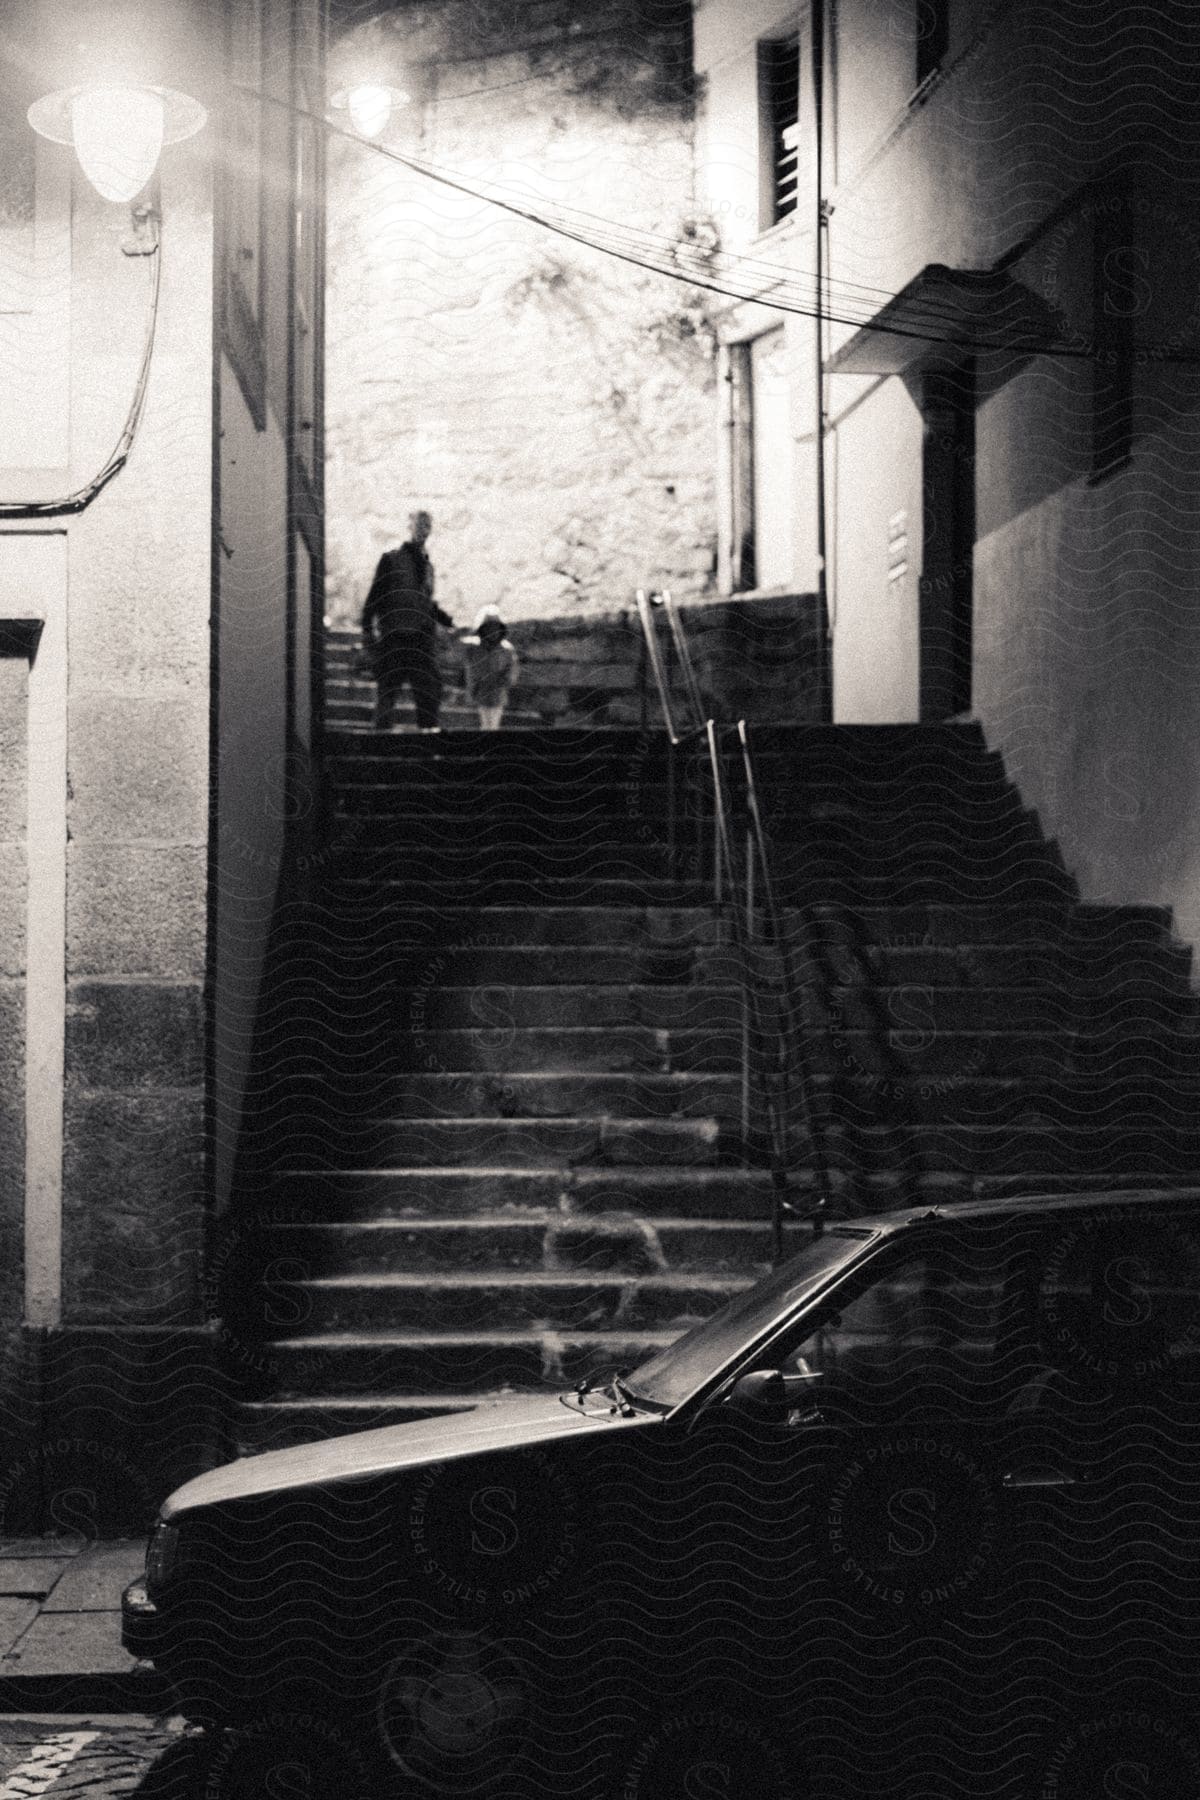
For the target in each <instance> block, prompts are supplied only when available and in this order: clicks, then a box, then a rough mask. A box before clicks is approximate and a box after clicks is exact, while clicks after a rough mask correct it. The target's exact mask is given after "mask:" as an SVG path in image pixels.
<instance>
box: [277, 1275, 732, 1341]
mask: <svg viewBox="0 0 1200 1800" xmlns="http://www.w3.org/2000/svg"><path fill="white" fill-rule="evenodd" d="M752 1280H753V1276H751V1275H749V1274H747V1275H740V1276H739V1275H717V1274H709V1273H707V1272H705V1273H703V1274H701V1273H690V1274H677V1273H672V1274H658V1275H627V1276H624V1277H622V1276H617V1275H613V1274H600V1273H597V1272H594V1271H593V1272H590V1273H587V1274H569V1273H550V1272H547V1271H545V1270H540V1269H538V1270H508V1271H506V1272H505V1273H504V1274H503V1275H501V1276H500V1278H499V1279H497V1277H496V1275H495V1274H494V1273H493V1274H487V1273H478V1272H470V1271H465V1270H456V1271H454V1272H453V1273H448V1274H440V1273H435V1272H433V1271H430V1270H428V1269H426V1270H422V1271H421V1272H420V1273H419V1274H409V1273H403V1274H383V1273H379V1272H372V1273H370V1274H366V1275H330V1276H317V1277H315V1278H311V1279H299V1280H291V1281H289V1280H279V1281H276V1282H275V1283H274V1284H273V1285H272V1287H271V1288H270V1289H269V1290H267V1291H266V1294H265V1298H267V1300H268V1303H269V1304H276V1303H277V1304H278V1305H279V1306H280V1307H281V1308H282V1309H285V1310H283V1311H282V1312H281V1314H280V1315H279V1316H282V1317H284V1318H287V1319H288V1320H289V1321H290V1322H291V1330H292V1331H294V1332H295V1333H296V1334H301V1333H302V1334H304V1335H306V1336H307V1335H310V1334H315V1333H325V1332H344V1331H421V1332H429V1333H431V1334H436V1336H437V1337H438V1338H441V1337H445V1336H451V1337H453V1336H455V1335H457V1334H460V1333H469V1332H471V1331H472V1330H478V1329H479V1327H480V1326H481V1325H484V1326H485V1327H486V1329H487V1330H489V1331H491V1330H493V1329H497V1328H500V1329H511V1328H517V1329H528V1330H535V1331H555V1332H562V1333H566V1334H567V1335H568V1336H571V1335H574V1334H575V1333H577V1332H593V1331H624V1332H640V1331H647V1330H648V1331H673V1330H674V1331H685V1330H686V1329H687V1328H688V1326H689V1324H692V1323H694V1322H695V1320H697V1319H702V1318H705V1317H706V1316H707V1315H708V1314H709V1313H711V1312H715V1311H716V1309H717V1307H719V1306H723V1305H724V1304H725V1302H726V1301H727V1300H729V1299H731V1298H732V1297H733V1295H734V1294H738V1293H741V1292H742V1291H743V1289H745V1288H747V1287H749V1286H750V1285H751V1282H752Z"/></svg>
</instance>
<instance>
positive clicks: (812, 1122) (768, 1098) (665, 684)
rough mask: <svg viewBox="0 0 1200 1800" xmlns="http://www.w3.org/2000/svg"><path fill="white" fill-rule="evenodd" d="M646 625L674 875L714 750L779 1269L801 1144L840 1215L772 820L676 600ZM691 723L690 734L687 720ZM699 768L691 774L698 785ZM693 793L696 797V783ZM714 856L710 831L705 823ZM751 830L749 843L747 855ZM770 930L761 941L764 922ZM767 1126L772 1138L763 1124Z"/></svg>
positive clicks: (750, 1124) (754, 1130) (715, 841)
mask: <svg viewBox="0 0 1200 1800" xmlns="http://www.w3.org/2000/svg"><path fill="white" fill-rule="evenodd" d="M637 607H638V617H639V619H640V621H641V626H642V631H643V634H644V636H645V641H646V653H647V656H648V658H649V662H650V667H651V669H652V670H653V673H654V680H655V685H656V687H657V689H658V697H659V704H660V706H661V707H662V714H663V721H664V724H665V726H666V732H667V739H668V751H667V759H668V761H667V767H668V778H667V788H668V792H667V810H668V827H667V831H668V845H669V857H670V862H671V868H672V872H673V873H674V872H677V869H678V861H677V858H678V847H679V837H680V832H679V820H678V799H679V789H680V770H679V768H678V767H677V766H676V765H677V762H678V761H679V760H680V758H681V756H682V757H688V758H691V759H694V758H695V752H696V750H697V748H698V747H699V745H700V743H701V741H703V744H704V747H705V749H706V750H707V765H708V775H709V798H710V802H711V809H712V814H711V818H712V824H711V844H712V888H713V898H714V901H715V903H716V905H717V906H718V907H719V908H722V909H724V910H725V912H726V916H727V917H728V919H729V921H730V923H731V925H732V930H733V947H734V949H735V952H736V956H737V969H738V977H739V986H740V988H741V991H742V1048H741V1059H740V1061H741V1069H740V1073H741V1125H742V1145H743V1154H745V1155H746V1156H747V1157H748V1158H749V1157H751V1156H757V1155H763V1156H764V1157H765V1160H766V1162H767V1164H768V1166H769V1168H770V1172H771V1190H772V1207H771V1242H772V1256H773V1260H774V1261H775V1262H776V1263H778V1262H779V1261H780V1259H781V1257H782V1255H783V1249H784V1225H785V1221H786V1219H787V1217H788V1215H789V1214H791V1215H793V1216H796V1215H798V1214H799V1211H800V1209H799V1208H797V1207H796V1206H795V1205H794V1204H793V1202H792V1201H791V1199H790V1198H789V1191H790V1189H789V1183H790V1182H792V1181H793V1180H794V1176H795V1173H796V1170H797V1168H798V1165H799V1155H798V1148H797V1146H798V1141H800V1140H802V1141H803V1142H804V1144H805V1145H806V1146H807V1157H808V1161H809V1163H810V1166H811V1168H812V1186H813V1191H814V1205H813V1207H812V1208H811V1211H810V1216H817V1217H819V1216H820V1215H821V1213H822V1212H823V1211H824V1209H825V1208H826V1206H827V1205H828V1199H829V1192H828V1190H829V1182H828V1172H827V1168H826V1163H825V1156H824V1145H823V1142H822V1136H821V1131H820V1126H819V1121H818V1116H817V1107H816V1103H815V1095H814V1091H813V1088H814V1083H813V1077H812V1070H811V1066H810V1062H809V1056H808V1031H807V1025H806V1021H805V1019H804V1013H803V1006H802V1002H801V998H800V993H799V989H798V985H797V983H796V981H795V977H794V971H793V968H792V957H791V944H790V940H789V936H788V932H787V928H786V922H785V920H784V917H783V913H782V911H781V909H780V906H779V899H778V889H777V886H776V881H775V874H774V868H773V858H772V854H771V846H770V840H769V837H768V833H767V829H766V825H765V822H764V818H763V808H762V804H761V799H760V793H759V783H758V780H757V776H756V773H755V766H754V756H753V752H752V748H751V741H750V731H749V727H748V725H747V723H746V720H745V719H739V720H738V721H737V724H736V725H735V726H734V727H732V728H730V727H728V726H723V725H719V724H718V723H717V721H716V720H715V719H714V718H713V717H712V716H711V715H709V716H706V713H707V710H708V709H707V708H706V706H705V702H704V697H703V693H702V691H701V688H700V683H699V679H698V677H697V674H696V668H695V663H694V660H693V658H692V654H691V649H690V646H689V644H688V641H687V635H686V633H685V631H684V629H683V622H682V620H681V618H680V616H679V611H678V608H677V607H676V606H675V603H674V601H673V600H672V597H671V595H670V593H667V592H664V593H661V594H651V593H649V592H647V591H646V590H644V589H639V590H638V595H637ZM656 609H658V610H661V611H662V612H663V613H664V615H665V617H666V619H667V623H668V626H669V628H670V632H671V638H672V641H673V643H674V646H675V651H676V660H677V663H678V668H679V672H680V676H681V680H682V683H683V689H684V702H683V707H682V709H680V708H677V707H676V706H675V705H674V704H673V702H672V696H671V692H670V684H669V681H668V679H667V675H666V670H665V667H664V663H663V658H662V654H661V650H660V647H659V643H658V634H657V631H656V629H655V624H654V612H655V610H656ZM681 711H686V712H688V713H690V715H691V719H690V722H689V723H688V724H687V725H684V724H683V721H682V718H681V717H680V712H681ZM730 729H732V730H733V732H734V733H735V734H736V742H737V746H738V751H739V756H738V761H737V765H736V766H737V769H738V773H739V775H740V787H735V786H734V785H733V784H731V783H730V781H729V777H728V771H727V769H726V767H725V761H724V756H723V749H722V738H723V736H727V735H728V733H729V731H730ZM694 772H695V771H694V762H693V766H692V768H690V769H689V770H688V773H689V774H694ZM689 787H690V788H691V789H693V790H694V787H695V783H694V781H693V782H690V783H689ZM698 824H699V825H700V835H699V838H698V843H699V845H700V846H703V842H704V834H703V821H698ZM739 826H740V827H742V831H741V834H740V835H741V837H742V843H741V848H740V851H739V841H738V840H739ZM760 914H761V917H762V924H763V927H764V928H765V929H763V930H761V931H760V929H759V917H760ZM756 1109H757V1113H758V1116H759V1117H760V1118H761V1119H762V1121H763V1124H762V1126H761V1127H760V1126H759V1123H758V1119H757V1118H756Z"/></svg>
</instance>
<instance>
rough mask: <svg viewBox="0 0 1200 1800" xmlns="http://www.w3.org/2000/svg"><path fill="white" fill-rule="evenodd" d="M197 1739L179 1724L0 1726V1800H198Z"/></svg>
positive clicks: (201, 1750) (77, 1719) (82, 1718)
mask: <svg viewBox="0 0 1200 1800" xmlns="http://www.w3.org/2000/svg"><path fill="white" fill-rule="evenodd" d="M206 1762H207V1755H206V1744H205V1740H204V1737H203V1734H202V1733H200V1732H197V1731H194V1730H193V1729H192V1728H191V1727H189V1726H185V1725H184V1724H183V1722H182V1720H178V1719H174V1720H163V1719H149V1718H138V1717H130V1718H120V1719H118V1718H115V1717H103V1718H97V1717H94V1716H88V1715H86V1714H79V1715H77V1716H72V1715H61V1716H58V1717H53V1718H51V1717H49V1716H47V1715H41V1716H38V1717H31V1718H18V1717H3V1718H0V1800H40V1796H41V1795H43V1794H44V1795H45V1796H46V1800H67V1797H68V1796H83V1795H86V1796H87V1800H109V1797H110V1796H114V1797H115V1796H117V1795H120V1796H125V1795H138V1796H139V1800H201V1797H202V1796H203V1795H204V1794H205V1790H206V1776H205V1766H206Z"/></svg>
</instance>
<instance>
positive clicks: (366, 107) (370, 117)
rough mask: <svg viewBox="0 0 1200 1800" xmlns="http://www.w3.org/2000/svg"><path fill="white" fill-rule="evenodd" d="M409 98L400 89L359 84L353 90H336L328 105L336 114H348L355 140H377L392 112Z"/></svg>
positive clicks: (368, 83) (373, 83) (363, 82)
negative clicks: (360, 138)
mask: <svg viewBox="0 0 1200 1800" xmlns="http://www.w3.org/2000/svg"><path fill="white" fill-rule="evenodd" d="M408 100H409V95H408V94H406V93H405V92H404V90H403V89H402V88H395V87H388V86H387V85H386V83H384V82H381V81H360V82H358V83H356V84H355V86H353V87H344V88H339V89H338V91H337V93H336V94H334V96H333V98H332V99H331V100H330V102H329V104H330V106H331V107H333V108H334V109H335V110H336V111H338V112H348V113H349V114H350V123H351V124H352V125H353V127H354V129H355V131H357V133H358V135H359V137H365V138H377V137H379V136H381V135H382V133H383V132H385V131H386V130H387V126H388V120H389V119H390V118H391V116H392V110H393V108H394V107H397V106H406V105H407V104H408Z"/></svg>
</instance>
